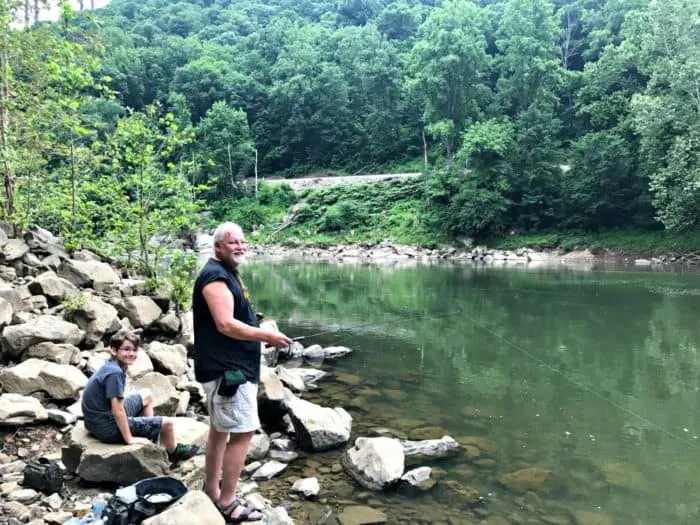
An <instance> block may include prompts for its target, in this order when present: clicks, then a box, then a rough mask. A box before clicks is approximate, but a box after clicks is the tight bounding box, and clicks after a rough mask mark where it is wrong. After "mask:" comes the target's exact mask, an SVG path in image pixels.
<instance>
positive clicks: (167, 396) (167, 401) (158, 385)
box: [126, 372, 180, 416]
mask: <svg viewBox="0 0 700 525" xmlns="http://www.w3.org/2000/svg"><path fill="white" fill-rule="evenodd" d="M144 388H149V389H150V390H151V392H153V410H154V411H155V413H156V414H157V415H159V416H174V415H175V412H177V405H178V404H179V402H180V393H179V392H178V391H177V390H176V389H175V387H174V386H173V384H172V382H171V381H170V380H169V379H168V378H167V377H166V376H164V375H163V374H159V373H158V372H149V373H148V374H144V375H142V376H141V377H139V378H138V379H135V380H133V381H129V382H128V383H127V386H126V394H127V395H128V394H130V393H134V392H137V391H139V390H142V389H144Z"/></svg>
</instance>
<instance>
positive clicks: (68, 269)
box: [58, 259, 119, 291]
mask: <svg viewBox="0 0 700 525" xmlns="http://www.w3.org/2000/svg"><path fill="white" fill-rule="evenodd" d="M58 275H59V277H63V278H64V279H67V280H69V281H70V282H72V283H73V284H74V285H75V286H78V287H80V288H88V287H89V288H93V289H95V290H96V291H103V290H106V289H107V288H109V287H110V286H112V285H115V284H118V283H119V275H117V273H116V272H115V271H114V269H113V268H112V267H111V266H110V265H109V264H107V263H103V262H99V261H76V260H74V259H68V260H65V261H63V262H61V266H59V268H58Z"/></svg>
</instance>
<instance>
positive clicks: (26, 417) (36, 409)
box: [0, 394, 49, 425]
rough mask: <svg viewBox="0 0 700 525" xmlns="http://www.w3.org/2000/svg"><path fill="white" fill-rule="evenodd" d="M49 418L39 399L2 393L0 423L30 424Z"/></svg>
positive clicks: (0, 396) (0, 397) (0, 398)
mask: <svg viewBox="0 0 700 525" xmlns="http://www.w3.org/2000/svg"><path fill="white" fill-rule="evenodd" d="M48 418H49V415H48V413H47V412H46V409H44V407H43V406H42V405H41V403H40V402H39V400H38V399H36V398H34V397H30V396H23V395H20V394H2V395H0V425H29V424H32V423H35V422H37V421H46V420H47V419H48Z"/></svg>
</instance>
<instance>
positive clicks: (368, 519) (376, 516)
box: [338, 505, 387, 525]
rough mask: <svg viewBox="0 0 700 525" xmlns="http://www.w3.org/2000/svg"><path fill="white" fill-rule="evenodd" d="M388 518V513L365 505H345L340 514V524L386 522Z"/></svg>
mask: <svg viewBox="0 0 700 525" xmlns="http://www.w3.org/2000/svg"><path fill="white" fill-rule="evenodd" d="M386 520H387V517H386V514H384V513H383V512H381V511H379V510H377V509H373V508H372V507H365V506H363V505H351V506H349V507H345V509H344V510H343V512H341V513H340V514H339V515H338V521H339V522H340V525H375V524H381V523H386Z"/></svg>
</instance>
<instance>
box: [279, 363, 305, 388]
mask: <svg viewBox="0 0 700 525" xmlns="http://www.w3.org/2000/svg"><path fill="white" fill-rule="evenodd" d="M275 373H276V374H277V377H279V378H280V381H282V383H284V384H285V385H287V386H288V387H289V388H291V389H292V390H294V391H296V392H303V391H305V390H306V386H305V385H304V380H303V379H302V377H301V376H300V375H299V374H297V373H296V372H294V371H293V369H290V368H285V367H284V366H282V365H280V366H278V367H277V368H275Z"/></svg>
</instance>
